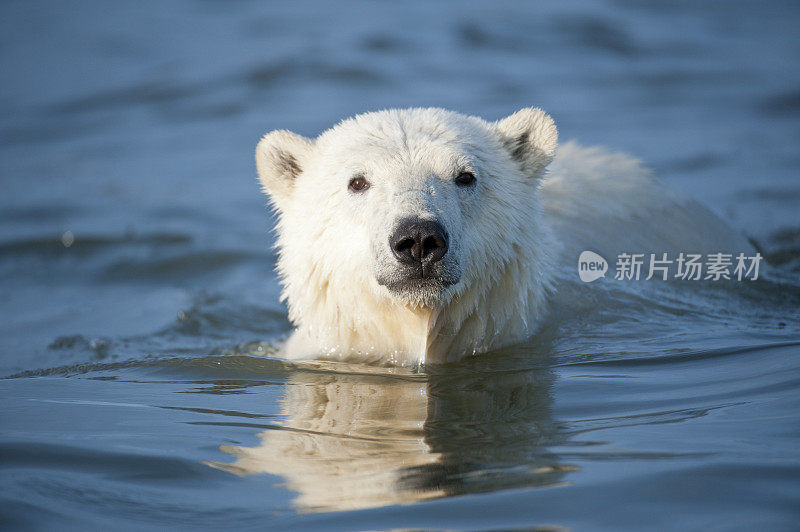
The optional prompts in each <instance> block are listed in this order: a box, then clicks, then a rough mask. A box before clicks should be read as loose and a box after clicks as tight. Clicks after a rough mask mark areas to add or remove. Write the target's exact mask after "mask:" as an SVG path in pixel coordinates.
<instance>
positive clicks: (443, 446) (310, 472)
mask: <svg viewBox="0 0 800 532" xmlns="http://www.w3.org/2000/svg"><path fill="white" fill-rule="evenodd" d="M552 382H553V373H552V372H551V371H550V370H549V369H548V370H525V371H517V372H477V371H475V370H474V368H473V369H472V370H471V371H465V370H464V369H463V367H459V369H458V370H454V369H453V368H449V369H448V368H437V369H436V370H435V372H434V373H428V374H404V375H397V374H394V375H387V374H382V375H364V374H359V375H356V374H352V373H349V374H343V373H317V372H313V373H312V372H306V371H301V372H296V373H295V374H294V375H293V377H292V378H291V379H290V381H289V382H288V383H287V385H286V393H285V397H284V398H283V400H282V410H283V414H284V416H285V418H286V419H285V422H284V423H283V424H282V425H281V426H279V427H276V429H275V430H267V431H265V432H263V433H261V434H260V435H259V436H260V437H261V444H260V445H259V446H258V447H229V446H223V447H221V449H222V450H224V451H226V452H228V453H230V454H232V455H233V456H235V457H236V460H235V461H234V462H232V463H220V462H213V463H209V465H211V466H213V467H217V468H219V469H224V470H226V471H230V472H232V473H235V474H238V475H249V474H257V473H270V474H274V475H279V476H281V477H284V478H285V479H286V485H287V486H288V487H289V488H290V489H291V490H293V491H296V492H298V493H299V495H298V496H297V498H296V499H295V501H294V503H295V506H296V507H297V508H298V509H299V510H300V511H331V510H348V509H357V508H368V507H376V506H385V505H391V504H399V503H408V502H413V501H419V500H424V499H430V498H435V497H442V496H447V495H454V494H461V493H477V492H485V491H495V490H499V489H505V488H513V487H522V486H525V487H532V486H550V485H554V484H556V483H558V482H560V481H561V479H562V477H563V475H564V472H565V471H568V470H570V469H573V468H570V467H567V466H564V465H562V464H559V463H558V460H557V457H556V456H554V455H553V454H551V453H549V452H548V450H547V447H548V446H550V445H554V444H559V443H563V440H564V439H565V435H564V434H563V433H562V432H560V431H559V430H558V427H557V426H556V425H555V423H554V422H553V420H552V418H551V415H550V406H551V402H552V399H551V397H550V388H551V385H552Z"/></svg>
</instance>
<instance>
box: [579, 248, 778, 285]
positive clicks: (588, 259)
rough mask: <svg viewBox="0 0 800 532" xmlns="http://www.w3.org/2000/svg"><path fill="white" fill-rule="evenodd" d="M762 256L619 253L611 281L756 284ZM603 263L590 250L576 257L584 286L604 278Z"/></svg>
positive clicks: (740, 254) (757, 254)
mask: <svg viewBox="0 0 800 532" xmlns="http://www.w3.org/2000/svg"><path fill="white" fill-rule="evenodd" d="M762 259H763V257H762V256H761V253H756V254H755V255H753V256H748V255H745V254H744V253H739V254H738V255H736V256H734V255H733V254H732V253H708V254H706V255H701V254H699V253H679V254H678V255H677V256H672V257H670V256H669V254H668V253H658V254H656V253H649V254H646V253H620V254H619V255H617V261H616V270H615V273H614V279H615V280H617V281H640V280H642V279H644V280H645V281H649V280H650V279H653V278H656V279H661V280H662V281H666V280H668V279H681V280H688V281H700V280H703V281H721V280H723V279H724V280H727V281H730V280H733V279H735V280H737V281H742V280H744V279H747V280H750V281H755V280H757V279H758V270H759V266H760V265H761V261H762ZM607 270H608V263H607V262H606V260H605V259H604V258H603V257H601V256H600V255H598V254H597V253H595V252H593V251H584V252H583V253H581V255H580V257H579V258H578V276H579V277H580V278H581V281H583V282H584V283H591V282H592V281H595V280H597V279H599V278H600V277H605V274H606V271H607Z"/></svg>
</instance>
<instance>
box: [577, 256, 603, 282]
mask: <svg viewBox="0 0 800 532" xmlns="http://www.w3.org/2000/svg"><path fill="white" fill-rule="evenodd" d="M607 271H608V262H606V259H604V258H603V257H601V256H600V255H598V254H597V253H595V252H594V251H584V252H583V253H581V256H580V257H578V275H579V276H580V278H581V281H583V282H584V283H591V282H592V281H596V280H597V279H599V278H601V277H605V276H606V272H607Z"/></svg>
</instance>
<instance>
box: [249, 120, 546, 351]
mask: <svg viewBox="0 0 800 532" xmlns="http://www.w3.org/2000/svg"><path fill="white" fill-rule="evenodd" d="M556 144H557V132H556V127H555V125H554V123H553V120H552V119H551V118H550V117H549V116H548V115H547V114H545V113H544V112H543V111H541V110H539V109H530V108H528V109H523V110H521V111H519V112H517V113H515V114H513V115H511V116H509V117H507V118H505V119H503V120H500V121H498V122H487V121H484V120H482V119H480V118H477V117H472V116H464V115H461V114H458V113H454V112H449V111H445V110H442V109H407V110H388V111H380V112H374V113H367V114H363V115H359V116H356V117H354V118H351V119H348V120H344V121H343V122H341V123H339V124H338V125H336V126H335V127H333V128H331V129H329V130H327V131H325V132H324V133H322V134H321V135H320V136H319V137H317V138H316V139H309V138H306V137H303V136H300V135H297V134H295V133H292V132H289V131H283V130H280V131H273V132H270V133H268V134H267V135H265V136H264V137H263V138H262V139H261V141H260V142H259V144H258V147H257V149H256V165H257V169H258V175H259V179H260V182H261V184H262V186H263V188H264V191H265V192H266V193H267V194H268V195H269V197H270V199H271V202H272V205H273V207H274V208H275V210H276V211H277V214H278V225H277V228H276V229H277V234H278V239H277V248H278V250H279V259H278V272H279V275H280V277H281V281H282V283H283V287H284V292H283V297H284V299H285V300H286V301H287V302H288V306H289V311H290V319H291V320H292V321H293V323H294V324H295V325H296V326H298V328H300V329H306V332H307V334H309V335H311V336H313V337H314V338H316V340H315V342H316V343H317V345H318V347H319V348H321V349H329V348H336V347H338V348H339V349H343V350H347V349H348V348H352V347H353V344H357V343H358V342H357V341H356V340H355V338H356V337H358V336H363V335H364V333H365V332H366V331H365V328H367V329H372V332H371V335H372V337H373V340H374V338H375V337H381V336H382V333H383V331H381V330H380V329H381V327H383V326H384V325H387V326H389V325H391V324H386V323H384V324H383V325H382V323H383V322H386V321H387V319H388V320H389V321H392V320H397V319H399V318H398V309H403V312H411V313H412V314H413V313H416V314H419V315H423V314H426V313H428V314H430V312H432V311H436V312H437V313H440V312H441V310H442V309H443V308H445V307H446V306H448V305H449V304H451V303H453V302H454V301H455V300H457V299H459V298H464V299H465V300H466V299H468V298H470V297H471V298H472V299H476V298H480V297H485V294H483V292H485V290H486V289H487V286H488V284H491V282H492V279H494V280H495V281H497V279H498V278H499V277H500V275H501V273H502V272H503V271H504V269H506V266H507V264H508V262H509V261H512V260H513V259H514V258H515V257H517V256H518V255H519V253H520V247H523V246H526V245H530V246H532V245H536V244H537V242H535V241H530V239H529V238H528V237H529V235H533V237H535V233H536V223H537V219H536V216H535V213H536V212H537V211H538V199H537V198H538V193H537V189H538V181H539V180H538V178H539V177H540V176H541V174H542V173H543V171H544V169H545V167H546V166H547V164H548V163H549V162H550V160H551V159H552V157H553V155H554V152H555V148H556ZM523 282H526V281H523ZM487 283H488V284H487ZM482 294H483V295H482ZM475 304H477V303H475ZM468 306H473V307H474V304H472V303H470V305H468ZM461 313H462V314H464V316H466V315H467V314H468V312H467V311H464V310H462V311H461ZM382 318H385V319H382ZM385 336H386V334H383V337H385ZM374 343H375V342H374V341H372V346H373V347H374ZM348 346H349V347H348ZM391 346H392V345H391V344H389V345H388V347H391Z"/></svg>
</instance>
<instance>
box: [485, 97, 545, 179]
mask: <svg viewBox="0 0 800 532" xmlns="http://www.w3.org/2000/svg"><path fill="white" fill-rule="evenodd" d="M494 126H495V127H496V128H497V131H498V132H499V133H500V137H501V139H502V141H503V144H505V146H506V148H508V150H509V151H510V152H511V156H512V157H514V159H516V160H517V161H519V163H520V164H521V165H522V169H523V170H524V171H525V173H528V174H529V175H534V176H538V175H539V174H541V172H542V171H543V170H544V169H545V167H546V166H547V165H548V164H550V161H552V160H553V156H554V155H555V152H556V146H558V129H556V124H555V122H553V119H552V118H550V115H548V114H547V113H545V112H544V111H542V110H541V109H535V108H533V107H526V108H525V109H520V110H519V111H517V112H516V113H514V114H513V115H511V116H507V117H506V118H503V119H502V120H498V121H497V122H495V123H494Z"/></svg>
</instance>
